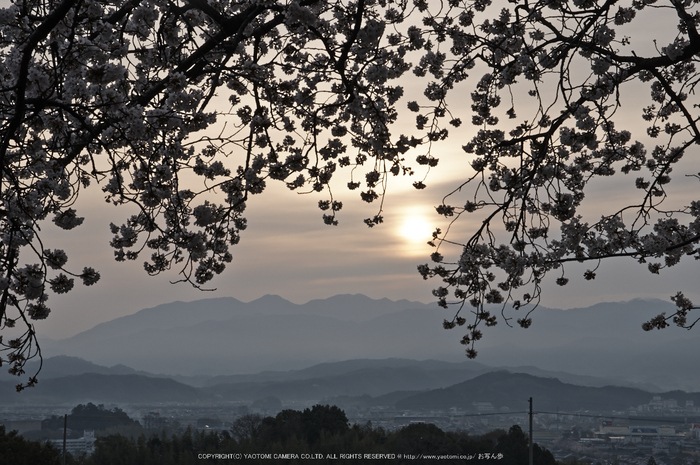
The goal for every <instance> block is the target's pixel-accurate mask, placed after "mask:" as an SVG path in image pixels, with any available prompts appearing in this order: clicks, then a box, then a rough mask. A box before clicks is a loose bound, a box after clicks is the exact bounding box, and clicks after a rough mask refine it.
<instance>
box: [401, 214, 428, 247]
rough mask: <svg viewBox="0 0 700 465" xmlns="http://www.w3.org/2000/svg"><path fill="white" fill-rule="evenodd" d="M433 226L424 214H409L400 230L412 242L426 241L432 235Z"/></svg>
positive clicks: (402, 235)
mask: <svg viewBox="0 0 700 465" xmlns="http://www.w3.org/2000/svg"><path fill="white" fill-rule="evenodd" d="M432 232H433V227H432V226H431V225H430V223H429V222H428V220H427V219H426V218H425V217H424V216H422V215H411V216H408V217H407V218H406V219H405V220H404V222H403V224H402V225H401V229H400V230H399V234H400V235H401V237H403V238H404V239H407V240H408V241H410V242H412V243H426V242H428V241H429V240H430V238H431V237H432V236H431V234H432Z"/></svg>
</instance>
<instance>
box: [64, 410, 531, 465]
mask: <svg viewBox="0 0 700 465" xmlns="http://www.w3.org/2000/svg"><path fill="white" fill-rule="evenodd" d="M67 429H68V414H67V413H66V414H64V415H63V465H66V430H67ZM531 465H532V464H531Z"/></svg>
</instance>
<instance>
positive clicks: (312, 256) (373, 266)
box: [0, 2, 700, 355]
mask: <svg viewBox="0 0 700 465" xmlns="http://www.w3.org/2000/svg"><path fill="white" fill-rule="evenodd" d="M0 3H2V2H0ZM659 27H663V26H659ZM646 37H647V38H649V39H650V38H651V37H658V34H656V33H655V34H653V35H652V34H650V35H647V36H646ZM467 84H469V85H473V81H472V80H470V81H468V82H467ZM645 92H647V93H648V90H645ZM407 94H409V95H410V94H411V92H407ZM647 95H648V94H647ZM623 98H624V96H623ZM407 100H409V99H406V98H404V99H403V100H402V101H400V102H399V104H398V105H399V108H401V109H404V111H405V108H406V107H405V105H406V101H407ZM464 104H465V108H464V111H463V113H462V114H456V115H455V116H459V117H461V118H462V119H463V120H465V121H469V119H470V113H469V112H468V105H469V102H468V101H467V99H465V102H464ZM453 110H457V108H456V107H453ZM631 114H632V116H633V119H631V120H630V121H634V120H637V121H640V123H641V120H640V118H639V113H638V112H634V113H631ZM411 117H414V115H413V116H411ZM471 128H472V126H470V125H465V126H463V128H462V129H460V130H459V131H454V133H453V134H452V136H451V137H450V139H449V141H448V142H447V143H445V144H443V145H438V146H436V148H435V150H434V154H435V155H436V156H438V157H439V158H441V159H442V161H441V164H440V165H439V166H438V167H437V168H435V169H433V171H432V172H431V173H430V176H429V178H428V181H427V184H428V188H427V189H425V190H424V191H416V190H414V189H413V188H412V187H411V183H412V182H413V181H415V180H417V178H415V177H414V178H401V177H399V178H393V179H392V180H391V183H390V185H389V190H388V192H387V197H386V200H385V205H384V216H385V223H384V224H382V225H380V226H378V227H375V228H373V229H369V228H367V227H366V226H365V225H364V224H363V223H362V219H363V218H367V217H371V216H374V214H375V213H376V212H377V210H376V209H377V205H375V204H365V203H363V202H362V201H361V200H360V199H359V195H358V193H357V191H355V192H349V191H347V190H344V191H342V190H341V191H337V192H335V195H336V199H337V200H341V201H343V203H344V205H345V208H344V209H343V211H342V212H341V214H340V216H339V219H340V225H339V226H337V227H329V226H325V225H324V224H323V222H322V220H321V212H320V210H318V208H317V202H318V200H320V199H322V198H324V199H325V198H326V197H327V196H322V195H316V194H309V195H298V194H296V193H294V192H291V191H289V190H288V189H286V188H285V187H284V186H283V185H282V184H281V183H277V182H269V183H268V186H269V187H268V189H267V190H266V191H265V192H264V193H263V194H261V195H259V196H256V197H253V198H252V199H251V201H250V202H249V203H248V211H247V218H248V220H249V221H248V224H249V227H248V229H247V230H246V231H244V232H243V235H242V240H241V243H240V244H239V245H237V246H235V247H234V248H233V254H234V261H233V263H231V264H230V265H229V267H228V269H227V270H226V272H225V273H224V274H223V275H221V276H219V277H217V278H216V279H215V280H214V281H213V283H212V286H213V287H216V290H215V291H212V292H202V291H199V290H196V289H193V288H192V287H191V286H189V285H188V284H182V283H181V284H175V285H173V284H170V283H169V281H171V280H176V279H177V275H175V274H169V275H168V274H165V275H161V276H157V277H148V276H147V275H146V273H145V272H144V271H143V267H142V264H141V261H137V262H124V263H117V262H115V261H114V260H113V250H112V249H111V248H110V247H109V246H108V241H109V239H110V234H109V229H108V225H109V223H110V222H115V223H117V224H121V223H122V221H123V219H124V218H125V217H126V216H127V215H128V213H127V212H126V211H123V210H120V209H118V208H115V207H113V206H111V205H110V204H106V203H104V202H103V201H102V200H101V198H102V193H101V191H100V190H99V189H95V188H93V189H92V190H91V191H88V192H87V195H84V196H83V198H82V199H81V200H80V202H79V203H78V206H77V209H78V211H79V214H80V215H81V216H84V217H85V218H86V220H85V223H84V224H83V225H82V226H81V227H79V228H77V229H75V230H73V231H70V232H64V231H58V232H57V231H54V230H52V229H51V228H50V227H47V228H46V230H45V234H47V235H48V237H49V238H50V240H47V241H45V243H46V244H47V246H48V247H50V248H55V247H65V249H66V251H67V252H69V263H68V264H69V266H70V267H71V268H72V269H74V270H80V269H82V267H83V266H93V267H94V268H96V269H97V270H98V271H99V272H100V273H101V274H102V280H101V281H100V282H99V283H98V284H96V285H94V286H92V287H90V288H85V287H83V286H81V285H76V289H75V290H74V291H73V292H71V293H69V294H68V295H66V296H52V297H51V301H50V303H51V307H52V309H53V313H52V314H51V315H50V317H49V318H48V320H46V321H45V322H40V323H39V324H38V325H37V326H38V329H39V330H40V333H41V335H42V336H43V337H51V338H63V337H68V336H71V335H73V334H76V333H78V332H80V331H83V330H86V329H89V328H91V327H93V326H94V325H96V324H98V323H100V322H103V321H107V320H111V319H114V318H116V317H119V316H124V315H128V314H132V313H134V312H136V311H138V310H140V309H143V308H147V307H152V306H155V305H158V304H161V303H166V302H171V301H175V300H185V301H192V300H197V299H202V298H209V297H215V296H231V297H235V298H237V299H239V300H242V301H250V300H254V299H257V298H259V297H261V296H263V295H265V294H278V295H280V296H282V297H283V298H285V299H288V300H291V301H292V302H295V303H303V302H306V301H308V300H312V299H317V298H325V297H329V296H332V295H335V294H346V293H353V294H354V293H362V294H365V295H367V296H369V297H372V298H383V297H388V298H390V299H394V300H398V299H409V300H418V301H422V302H430V301H432V300H434V299H433V297H432V295H431V292H430V291H431V289H432V288H434V287H436V286H438V285H439V284H440V282H439V281H437V280H434V281H427V282H426V281H424V280H423V279H422V278H421V277H420V275H419V274H418V273H417V271H416V266H417V265H418V264H421V263H426V262H428V261H429V258H428V256H429V254H430V253H431V248H430V247H429V246H427V245H426V244H425V242H426V241H427V240H428V239H429V236H430V231H431V230H432V228H434V227H436V226H438V227H444V226H445V225H446V223H445V222H444V218H441V217H439V216H437V215H436V214H435V213H434V206H436V205H438V204H439V203H440V201H441V198H442V197H443V195H444V194H446V193H447V192H449V191H450V190H452V189H453V188H454V187H456V185H458V181H459V179H462V178H463V177H464V176H466V174H467V172H468V171H467V170H468V168H467V167H468V162H469V158H468V156H467V155H466V154H465V153H464V152H462V151H461V150H460V148H459V147H460V146H461V145H462V144H464V143H465V142H466V141H467V140H468V138H469V137H470V135H469V131H470V130H471ZM630 129H633V128H630ZM639 131H640V132H643V131H644V128H643V126H642V125H641V124H640V126H639ZM633 137H640V136H639V135H637V134H633ZM693 150H697V149H693ZM415 155H417V152H416V153H413V154H410V153H409V154H408V156H407V158H408V159H409V160H411V159H414V157H415ZM695 172H697V171H695ZM337 176H338V177H339V178H340V180H341V181H342V183H343V184H344V183H345V182H347V181H348V180H349V178H348V176H349V174H348V173H347V172H343V171H342V170H341V172H339V173H337ZM419 177H420V175H419ZM418 179H419V178H418ZM621 179H622V180H623V182H620V178H618V177H614V179H611V180H610V181H609V182H607V183H603V184H601V185H600V187H599V188H598V189H596V190H595V191H594V192H591V193H590V194H589V198H588V205H589V206H588V207H587V208H589V209H590V208H592V209H596V208H601V213H602V209H604V208H606V207H609V206H610V204H611V202H615V201H617V202H624V201H627V200H629V198H628V197H627V196H628V195H629V193H630V192H632V193H633V194H634V193H636V192H635V190H634V189H629V186H631V185H632V184H633V182H634V176H632V175H631V176H629V177H627V178H624V177H623V178H621ZM690 182H691V181H688V180H686V181H685V184H683V187H682V188H681V189H686V190H687V189H691V190H693V191H695V190H697V183H696V182H693V183H692V184H691V183H690ZM637 192H638V191H637ZM407 231H411V233H407ZM455 239H457V238H456V237H455ZM589 266H590V265H589ZM568 270H569V271H570V273H569V275H570V278H571V282H570V284H569V285H568V286H566V287H564V288H560V287H557V286H554V285H553V284H552V281H553V280H554V279H555V278H556V276H550V277H549V280H548V282H546V283H545V293H544V295H543V300H542V305H545V306H548V307H559V308H572V307H583V306H588V305H592V304H595V303H597V302H601V301H620V300H630V299H633V298H660V299H664V300H668V299H669V296H670V295H672V294H675V293H676V292H677V291H678V290H684V291H686V292H687V294H688V295H689V296H691V297H692V296H694V297H696V298H698V297H699V296H700V294H699V293H698V292H697V291H695V289H697V288H699V287H700V286H697V267H696V266H694V263H693V262H692V261H690V260H688V261H687V263H686V264H684V265H681V266H678V267H676V268H675V269H672V270H671V271H670V272H669V271H666V272H664V273H663V274H662V275H661V276H653V275H651V274H650V273H648V272H645V271H644V270H643V269H641V267H640V266H639V265H636V264H635V263H634V261H633V260H622V261H619V262H609V263H605V264H603V265H602V266H601V268H600V270H599V271H598V279H597V280H595V281H585V280H584V279H583V278H582V277H581V273H582V272H583V271H584V270H585V267H584V268H581V269H580V270H579V269H577V268H576V267H575V266H570V267H568ZM436 324H440V321H436ZM47 355H50V354H47Z"/></svg>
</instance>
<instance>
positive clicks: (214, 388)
mask: <svg viewBox="0 0 700 465" xmlns="http://www.w3.org/2000/svg"><path fill="white" fill-rule="evenodd" d="M51 361H52V359H49V360H47V364H48V365H49V366H51V365H54V366H55V367H59V366H60V365H62V364H65V365H68V364H70V365H72V366H74V367H75V366H78V364H79V361H77V360H72V359H68V358H66V357H61V358H58V360H57V362H56V363H55V364H52V363H51ZM83 366H84V367H85V368H88V369H89V368H90V366H89V365H88V364H84V365H83ZM95 367H96V366H92V368H95ZM95 369H97V370H102V371H104V370H107V371H109V370H110V369H109V368H105V367H97V368H95ZM120 369H121V370H123V369H124V368H123V367H122V368H120ZM522 369H524V370H526V369H527V367H524V368H522ZM556 375H557V376H558V377H559V378H566V377H569V378H578V379H579V380H580V381H583V382H585V381H588V382H590V383H595V384H601V383H604V382H605V380H602V379H595V378H590V377H589V378H583V377H577V376H575V375H569V374H566V373H558V374H556ZM219 381H224V382H219ZM455 381H456V382H455ZM207 384H208V386H205V387H194V386H189V385H186V384H183V383H180V382H177V381H175V380H172V379H167V378H161V377H156V376H153V375H150V376H147V375H144V374H103V373H81V374H74V375H68V376H62V377H57V378H47V379H42V380H41V381H40V382H39V384H38V385H37V386H36V387H33V388H31V389H27V390H25V391H23V392H22V393H15V392H14V387H13V383H12V382H11V381H0V404H10V403H12V404H33V405H36V404H44V405H61V404H63V405H75V404H77V403H86V402H93V403H96V404H100V403H106V404H109V403H119V404H130V405H138V404H141V405H154V404H159V405H162V404H164V403H165V404H167V403H170V404H172V403H177V404H197V405H202V404H203V403H204V404H210V405H211V404H215V403H217V402H224V403H226V404H227V405H231V402H236V403H243V404H246V405H254V404H255V402H256V401H259V400H260V399H265V398H276V399H279V400H281V402H282V403H283V404H289V403H293V404H295V405H298V404H299V402H305V403H307V404H309V405H310V404H313V403H319V402H322V403H332V404H336V405H340V406H341V407H343V408H348V407H371V406H381V407H385V408H394V409H396V410H397V411H398V412H401V411H404V412H421V411H426V412H427V411H439V410H440V411H446V410H448V409H451V408H457V409H459V410H460V411H466V412H478V411H479V408H478V405H482V406H483V405H490V407H491V408H492V410H493V411H494V412H502V413H509V412H512V413H515V412H519V411H522V410H523V409H524V408H525V407H526V405H527V399H528V398H529V397H533V398H535V399H536V403H537V404H536V405H537V409H538V410H539V411H551V412H554V411H562V412H582V411H596V412H603V411H624V410H626V409H628V408H630V407H637V406H639V405H643V404H647V403H649V402H650V401H651V400H652V398H653V396H655V395H658V396H660V397H661V398H663V399H669V398H673V399H675V400H676V401H677V402H678V404H679V405H685V402H686V401H688V400H690V401H693V402H694V403H695V404H696V405H697V404H698V403H700V393H686V392H681V391H673V392H663V393H651V392H648V391H645V390H642V389H637V388H632V387H620V386H582V385H578V384H574V383H568V382H563V381H561V380H560V379H558V378H557V377H553V376H533V375H531V374H527V373H522V372H520V373H519V372H513V371H505V370H498V369H494V368H491V367H486V366H483V365H469V364H467V363H447V362H441V361H429V360H428V361H415V360H406V359H387V360H351V361H346V362H339V363H327V364H321V365H318V366H314V367H310V368H309V369H305V370H293V371H289V372H263V373H259V374H257V375H248V379H246V380H242V379H241V380H238V381H235V380H233V379H223V378H209V379H208V380H207Z"/></svg>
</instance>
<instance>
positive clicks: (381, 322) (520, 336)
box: [43, 295, 700, 390]
mask: <svg viewBox="0 0 700 465" xmlns="http://www.w3.org/2000/svg"><path fill="white" fill-rule="evenodd" d="M496 311H498V310H497V309H496ZM522 311H524V310H521V312H522ZM663 311H666V312H672V311H673V307H672V306H671V304H670V303H668V302H662V301H653V300H652V301H647V300H634V301H630V302H624V303H604V304H598V305H594V306H592V307H588V308H580V309H571V310H557V309H548V308H539V309H537V310H536V311H535V312H534V313H533V315H532V317H533V324H532V327H531V328H529V329H527V330H524V329H522V328H519V327H517V328H511V327H508V325H506V324H504V323H503V322H500V323H499V324H498V325H497V326H496V327H494V328H484V338H483V339H482V340H481V341H479V345H478V346H477V349H478V350H479V356H478V358H477V361H478V362H481V363H485V364H488V365H491V366H505V367H517V366H535V367H538V368H539V369H542V370H548V371H557V372H568V373H574V374H578V375H586V376H595V377H604V378H607V379H610V380H612V381H614V382H615V383H617V384H624V383H627V384H629V383H637V384H638V385H642V386H643V385H644V383H646V385H647V387H648V388H649V389H652V390H653V389H654V387H657V388H660V389H686V390H692V389H693V387H694V386H696V385H698V383H699V382H700V361H698V359H697V357H693V356H692V354H694V353H696V352H697V351H698V349H700V338H698V337H697V335H696V334H695V333H694V332H688V331H685V330H681V329H679V328H675V327H674V328H668V329H666V330H663V331H653V332H644V331H642V330H641V324H642V323H643V322H644V321H646V320H648V319H649V318H651V317H652V316H654V315H656V314H658V313H660V312H663ZM464 312H465V313H464V316H465V317H467V318H468V317H469V313H468V312H469V311H468V309H465V310H464ZM453 313H454V310H452V309H447V310H445V309H441V308H439V307H437V306H435V305H426V304H422V303H420V302H410V301H406V300H403V301H398V302H395V301H391V300H388V299H381V300H374V299H370V298H368V297H366V296H363V295H340V296H335V297H331V298H329V299H323V300H314V301H311V302H308V303H306V304H303V305H297V304H294V303H291V302H288V301H286V300H284V299H282V298H281V297H279V296H264V297H262V298H260V299H258V300H255V301H253V302H249V303H243V302H240V301H238V300H236V299H233V298H219V299H204V300H199V301H194V302H174V303H170V304H164V305H160V306H157V307H154V308H149V309H145V310H141V311H139V312H137V313H135V314H133V315H130V316H126V317H121V318H117V319H115V320H112V321H109V322H106V323H102V324H100V325H97V326H96V327H94V328H92V329H90V330H88V331H85V332H82V333H80V334H77V335H76V336H74V337H72V338H68V339H64V340H61V341H46V342H45V343H44V346H43V348H44V353H45V355H47V356H53V355H59V354H60V355H70V356H74V357H81V358H84V359H87V360H89V361H91V362H93V363H97V364H100V365H107V366H114V365H119V364H123V365H128V366H130V367H133V369H134V370H141V371H146V372H150V373H162V374H167V375H182V376H189V377H192V376H196V377H200V379H201V378H203V377H211V376H216V375H238V376H243V375H245V374H247V373H260V372H263V371H266V370H268V371H269V370H274V371H289V370H292V369H302V368H306V367H310V366H312V365H317V364H321V363H327V362H336V361H342V360H348V359H387V358H397V359H401V358H402V359H418V360H426V359H437V360H445V361H453V362H454V361H463V360H465V358H464V355H463V347H462V346H461V345H460V344H459V339H460V338H461V336H462V334H463V333H462V330H461V329H460V328H459V327H458V328H456V329H454V330H451V331H445V330H444V329H442V321H443V319H445V318H451V317H452V316H453ZM243 379H244V378H239V379H237V381H242V380H243ZM183 380H186V379H185V378H183ZM222 381H223V380H222Z"/></svg>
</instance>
